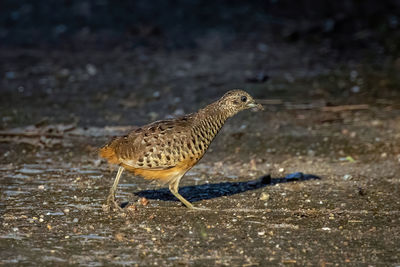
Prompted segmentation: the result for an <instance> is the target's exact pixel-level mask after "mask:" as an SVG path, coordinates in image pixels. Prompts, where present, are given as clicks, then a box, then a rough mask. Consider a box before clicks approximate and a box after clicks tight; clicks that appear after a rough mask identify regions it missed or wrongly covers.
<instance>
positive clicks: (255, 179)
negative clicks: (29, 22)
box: [0, 34, 400, 266]
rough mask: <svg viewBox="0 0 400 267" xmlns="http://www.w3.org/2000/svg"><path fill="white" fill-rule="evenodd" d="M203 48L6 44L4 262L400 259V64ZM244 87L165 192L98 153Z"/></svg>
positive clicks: (305, 47)
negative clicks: (229, 113)
mask: <svg viewBox="0 0 400 267" xmlns="http://www.w3.org/2000/svg"><path fill="white" fill-rule="evenodd" d="M196 42H197V46H196V48H190V47H188V48H184V49H176V50H174V49H163V48H160V49H154V48H151V46H148V47H146V46H141V47H136V48H129V49H127V48H125V47H117V48H113V49H108V48H96V49H92V48H90V47H86V49H76V48H75V49H64V48H53V49H45V48H40V47H39V48H21V47H10V46H9V47H4V48H2V49H1V51H0V75H1V78H0V86H1V88H0V90H1V98H0V115H1V121H0V190H1V198H0V215H1V217H0V265H4V266H10V265H20V266H24V265H26V266H34V265H38V266H39V265H40V266H48V265H56V266H63V265H83V266H108V265H133V266H135V265H136V266H156V265H159V266H180V265H182V266H188V265H195V266H214V265H215V266H268V265H269V266H286V265H288V266H400V176H399V171H400V104H399V103H400V102H399V100H400V91H399V88H400V76H399V75H398V73H399V71H400V58H397V57H396V56H394V55H393V54H392V55H391V56H388V55H385V56H381V57H379V56H378V57H377V56H376V54H375V52H376V51H375V52H374V56H371V54H370V52H368V51H367V52H365V51H364V52H360V51H358V50H357V49H356V50H346V53H348V54H349V53H350V54H351V53H352V52H351V51H353V52H354V54H355V55H356V56H355V57H352V58H345V59H343V57H340V56H339V55H341V51H340V50H335V49H331V48H329V46H325V45H324V44H320V43H318V42H311V43H310V42H305V41H301V40H300V41H298V42H295V43H293V42H287V41H277V40H274V41H273V40H272V39H268V38H258V39H257V40H256V41H254V40H253V41H251V42H233V43H232V45H230V46H228V47H227V46H226V45H224V42H226V40H225V39H220V38H219V36H218V35H212V34H211V35H207V36H204V37H203V39H197V41H196ZM235 88H243V89H245V90H247V91H248V92H249V93H250V94H251V95H253V96H254V97H255V98H257V99H259V101H260V102H261V103H263V104H264V107H265V110H264V111H260V112H252V111H244V112H242V113H240V114H238V115H237V116H235V117H234V118H232V119H230V120H228V122H227V123H226V125H225V126H224V128H223V129H222V131H221V132H220V134H219V135H218V136H217V138H216V139H215V141H214V142H213V143H212V145H211V147H210V148H209V150H208V152H207V154H206V155H205V156H204V158H203V159H202V160H201V161H200V162H199V163H198V164H197V165H196V166H195V167H194V168H193V169H192V170H191V171H190V172H189V173H187V174H186V176H185V177H184V178H183V179H182V181H181V188H180V193H181V194H182V195H183V196H184V197H185V198H187V199H188V200H189V201H191V202H193V204H194V205H195V206H197V207H207V208H209V209H210V210H204V211H203V210H201V211H199V210H195V211H192V210H188V209H187V208H185V207H184V206H182V204H181V203H180V202H178V201H177V200H176V199H175V198H174V197H173V196H172V194H170V193H169V192H168V190H167V189H166V188H165V187H163V186H159V185H157V184H155V183H149V182H148V181H144V180H142V179H140V178H137V177H133V176H132V175H131V174H129V173H124V174H123V176H122V180H121V182H120V184H119V187H118V191H117V199H118V201H119V202H120V203H123V205H124V206H125V208H124V211H123V212H110V211H108V210H105V209H104V206H103V205H104V203H105V200H106V197H107V194H108V191H109V189H110V187H111V184H112V181H113V179H114V176H115V174H116V166H109V165H107V164H106V162H105V161H102V160H100V159H99V157H98V155H97V149H98V148H99V147H101V146H102V145H103V144H104V143H106V142H107V141H108V140H109V139H110V138H111V137H113V136H116V135H119V134H123V133H126V132H128V131H129V130H130V129H134V128H135V127H138V126H140V125H143V124H146V123H149V122H151V121H154V120H158V119H164V118H171V117H175V116H180V115H182V114H185V113H190V112H195V111H196V110H198V109H199V108H201V107H203V106H205V105H207V104H208V103H211V102H212V101H214V100H216V99H217V98H219V97H220V96H222V95H223V94H224V93H225V92H226V91H227V90H229V89H235Z"/></svg>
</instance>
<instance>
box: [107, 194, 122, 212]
mask: <svg viewBox="0 0 400 267" xmlns="http://www.w3.org/2000/svg"><path fill="white" fill-rule="evenodd" d="M106 205H107V207H108V208H109V209H110V210H117V211H122V208H121V206H120V205H119V204H118V202H117V201H116V200H115V195H114V194H110V195H109V196H108V197H107V204H106Z"/></svg>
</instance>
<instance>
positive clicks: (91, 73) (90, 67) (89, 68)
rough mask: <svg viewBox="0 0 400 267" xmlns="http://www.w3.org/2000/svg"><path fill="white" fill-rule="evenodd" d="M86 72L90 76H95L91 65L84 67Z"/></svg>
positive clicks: (93, 67) (95, 71)
mask: <svg viewBox="0 0 400 267" xmlns="http://www.w3.org/2000/svg"><path fill="white" fill-rule="evenodd" d="M86 71H87V73H88V74H89V75H90V76H94V75H96V74H97V69H96V67H95V66H94V65H92V64H87V65H86Z"/></svg>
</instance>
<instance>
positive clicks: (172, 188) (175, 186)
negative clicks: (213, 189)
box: [169, 179, 207, 210]
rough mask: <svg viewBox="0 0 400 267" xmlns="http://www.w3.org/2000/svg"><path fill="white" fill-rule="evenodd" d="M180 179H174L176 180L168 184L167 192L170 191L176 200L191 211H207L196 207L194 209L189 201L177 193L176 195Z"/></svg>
mask: <svg viewBox="0 0 400 267" xmlns="http://www.w3.org/2000/svg"><path fill="white" fill-rule="evenodd" d="M180 180H181V179H176V180H174V181H173V182H171V183H170V184H169V191H171V193H172V194H173V195H174V196H175V197H176V198H177V199H179V200H180V201H181V202H182V203H183V204H184V205H185V206H186V207H188V208H189V209H192V210H207V209H205V208H196V207H194V206H193V205H192V203H190V202H189V201H187V200H186V199H185V198H184V197H183V196H181V195H180V194H179V193H178V190H179V181H180Z"/></svg>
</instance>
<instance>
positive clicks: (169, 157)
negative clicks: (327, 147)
mask: <svg viewBox="0 0 400 267" xmlns="http://www.w3.org/2000/svg"><path fill="white" fill-rule="evenodd" d="M244 100H245V101H244ZM256 106H257V107H259V108H260V107H261V106H260V105H256V104H255V102H254V100H253V99H252V97H251V96H250V95H249V94H247V93H246V92H244V91H242V90H232V91H229V92H228V93H226V94H225V95H224V96H223V97H222V98H221V99H219V100H218V101H216V102H214V103H212V104H210V105H208V106H206V107H205V108H203V109H201V110H199V111H198V112H197V113H193V114H189V115H186V116H183V117H180V118H176V119H171V120H162V121H156V122H153V123H151V124H148V125H145V126H142V127H140V128H138V129H136V130H134V131H132V132H131V133H129V134H128V135H126V136H121V137H118V138H116V139H114V140H113V141H111V142H110V143H109V144H107V145H106V146H104V147H103V148H101V150H100V155H101V156H102V157H104V158H106V159H107V160H108V161H109V162H110V163H114V164H119V165H120V166H122V167H123V168H125V169H127V170H129V171H132V172H133V173H134V174H135V175H139V176H142V177H143V178H146V179H155V180H158V181H159V182H161V183H169V184H170V189H171V184H176V185H174V186H173V187H176V191H177V188H178V184H179V180H180V179H181V177H182V176H183V175H184V174H185V173H186V172H187V171H188V170H189V169H190V168H192V167H193V166H194V165H195V164H196V163H197V162H198V161H199V160H200V159H201V158H202V157H203V155H204V153H205V152H206V151H207V149H208V147H209V145H210V144H211V142H212V140H213V139H214V138H215V136H216V135H217V134H218V132H219V131H220V129H221V128H222V126H223V125H224V123H225V121H226V120H227V119H228V118H229V117H231V116H233V115H235V114H236V113H237V112H239V111H241V110H244V109H247V108H251V107H256ZM121 172H122V171H121ZM173 193H174V192H173ZM176 193H177V192H176ZM174 195H175V193H174ZM178 195H179V194H178ZM178 198H179V197H178ZM181 201H182V200H181ZM182 202H183V201H182ZM184 204H185V205H187V203H185V202H184ZM187 206H188V205H187Z"/></svg>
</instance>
